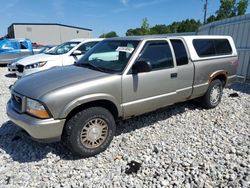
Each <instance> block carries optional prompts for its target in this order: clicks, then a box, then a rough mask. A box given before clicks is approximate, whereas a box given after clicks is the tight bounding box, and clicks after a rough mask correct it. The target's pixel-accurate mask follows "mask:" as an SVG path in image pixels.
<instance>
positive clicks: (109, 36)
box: [99, 31, 118, 38]
mask: <svg viewBox="0 0 250 188" xmlns="http://www.w3.org/2000/svg"><path fill="white" fill-rule="evenodd" d="M113 37H118V35H117V34H116V32H115V31H110V32H108V33H103V34H102V35H100V36H99V38H113Z"/></svg>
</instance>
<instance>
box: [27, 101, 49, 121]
mask: <svg viewBox="0 0 250 188" xmlns="http://www.w3.org/2000/svg"><path fill="white" fill-rule="evenodd" d="M26 112H27V113H29V114H31V115H33V116H36V117H38V118H43V119H45V118H49V113H48V111H47V110H46V109H45V108H44V106H43V105H42V104H41V103H40V102H38V101H35V100H33V99H29V98H27V100H26Z"/></svg>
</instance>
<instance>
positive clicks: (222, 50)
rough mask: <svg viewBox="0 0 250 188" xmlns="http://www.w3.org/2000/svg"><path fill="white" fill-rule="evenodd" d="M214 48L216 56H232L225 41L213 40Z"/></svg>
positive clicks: (230, 49) (229, 46)
mask: <svg viewBox="0 0 250 188" xmlns="http://www.w3.org/2000/svg"><path fill="white" fill-rule="evenodd" d="M214 47H215V51H216V54H217V55H225V54H232V48H231V45H230V43H229V42H228V40H226V39H216V40H214Z"/></svg>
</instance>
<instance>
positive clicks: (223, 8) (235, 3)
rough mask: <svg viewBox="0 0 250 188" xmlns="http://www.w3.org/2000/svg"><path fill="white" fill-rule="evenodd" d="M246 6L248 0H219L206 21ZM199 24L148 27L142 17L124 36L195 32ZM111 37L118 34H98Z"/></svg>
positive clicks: (191, 21) (240, 11) (239, 11)
mask: <svg viewBox="0 0 250 188" xmlns="http://www.w3.org/2000/svg"><path fill="white" fill-rule="evenodd" d="M247 7H248V0H220V7H219V9H218V10H217V11H216V12H215V14H213V15H211V16H209V17H208V18H207V20H206V23H211V22H214V21H218V20H222V19H226V18H231V17H234V16H240V15H244V14H245V13H246V10H247ZM201 25H202V23H201V22H200V20H195V19H186V20H183V21H180V22H173V23H171V24H169V25H166V24H156V25H154V26H153V27H150V24H149V21H148V19H147V18H143V20H142V24H141V26H140V27H138V28H131V29H128V30H127V32H126V36H137V35H154V34H168V33H183V32H196V31H197V30H198V28H199V27H200V26H201ZM111 37H118V35H117V33H116V32H115V31H111V32H108V33H104V34H102V35H101V36H100V38H111Z"/></svg>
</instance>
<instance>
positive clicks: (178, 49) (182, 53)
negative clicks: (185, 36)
mask: <svg viewBox="0 0 250 188" xmlns="http://www.w3.org/2000/svg"><path fill="white" fill-rule="evenodd" d="M170 41H171V43H172V46H173V48H174V53H175V58H176V63H177V66H180V65H186V64H188V56H187V51H186V49H185V46H184V44H183V42H182V41H181V40H178V39H172V40H170Z"/></svg>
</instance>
